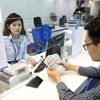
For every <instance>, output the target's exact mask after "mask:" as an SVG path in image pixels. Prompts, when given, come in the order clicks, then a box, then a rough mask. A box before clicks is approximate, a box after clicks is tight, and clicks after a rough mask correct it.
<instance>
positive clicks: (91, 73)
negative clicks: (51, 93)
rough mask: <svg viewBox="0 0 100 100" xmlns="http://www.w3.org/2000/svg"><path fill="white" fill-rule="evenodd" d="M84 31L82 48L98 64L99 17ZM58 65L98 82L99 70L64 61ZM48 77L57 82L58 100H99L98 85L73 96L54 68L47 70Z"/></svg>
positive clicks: (99, 91)
mask: <svg viewBox="0 0 100 100" xmlns="http://www.w3.org/2000/svg"><path fill="white" fill-rule="evenodd" d="M84 29H85V30H87V34H86V38H85V42H86V43H85V44H84V45H83V47H84V49H85V50H88V53H89V55H90V56H91V58H92V60H93V61H97V62H100V17H96V18H95V19H93V20H92V21H91V22H89V23H88V24H87V25H86V26H85V27H84ZM58 64H62V65H64V67H65V68H66V70H67V71H75V72H78V73H79V74H80V75H83V76H87V77H90V78H96V79H99V80H100V68H95V67H92V66H90V67H82V66H77V65H72V64H70V63H67V62H66V61H59V62H58ZM48 76H49V77H51V78H52V79H54V80H55V81H56V82H57V90H58V93H59V97H60V100H100V85H98V86H96V87H95V88H92V89H90V90H88V91H85V92H83V93H81V94H75V93H74V92H72V91H71V90H70V89H69V88H68V87H67V86H66V85H65V83H64V82H62V79H61V77H60V74H59V72H58V71H57V69H56V68H53V69H52V70H49V69H48Z"/></svg>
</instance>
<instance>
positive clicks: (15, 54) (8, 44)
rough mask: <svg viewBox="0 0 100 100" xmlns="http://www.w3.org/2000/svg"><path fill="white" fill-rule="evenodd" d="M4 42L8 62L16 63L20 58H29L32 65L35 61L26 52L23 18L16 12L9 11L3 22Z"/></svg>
mask: <svg viewBox="0 0 100 100" xmlns="http://www.w3.org/2000/svg"><path fill="white" fill-rule="evenodd" d="M3 37H4V44H5V50H6V55H7V61H8V63H9V64H12V63H17V62H18V60H20V59H25V60H27V61H28V60H29V61H30V62H31V64H32V65H35V64H36V61H35V60H34V59H33V58H32V57H30V56H29V55H28V54H27V39H26V31H25V29H24V24H23V19H22V17H21V16H20V15H18V14H16V13H11V14H10V15H9V16H8V17H7V18H6V21H5V23H4V30H3Z"/></svg>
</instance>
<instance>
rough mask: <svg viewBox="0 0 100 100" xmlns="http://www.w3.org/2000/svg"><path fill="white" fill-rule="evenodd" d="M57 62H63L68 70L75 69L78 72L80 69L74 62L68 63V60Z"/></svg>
mask: <svg viewBox="0 0 100 100" xmlns="http://www.w3.org/2000/svg"><path fill="white" fill-rule="evenodd" d="M57 64H62V65H63V66H64V67H65V68H66V70H67V71H75V72H78V70H79V66H77V65H72V64H70V63H68V62H66V61H64V60H60V61H58V62H57Z"/></svg>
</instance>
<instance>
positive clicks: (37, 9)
mask: <svg viewBox="0 0 100 100" xmlns="http://www.w3.org/2000/svg"><path fill="white" fill-rule="evenodd" d="M76 2H77V0H0V8H1V14H2V20H3V23H2V26H3V24H4V21H5V19H6V17H7V16H8V15H9V14H10V13H12V12H15V13H18V14H19V15H21V16H22V18H23V19H24V25H25V29H26V30H27V29H32V28H33V27H35V26H34V23H33V18H34V17H36V16H40V17H41V19H42V22H43V24H52V23H53V22H52V21H51V20H50V17H49V15H50V13H51V12H54V13H55V14H56V15H57V22H59V19H60V18H61V17H62V15H66V17H67V20H69V19H70V18H71V17H72V16H73V13H74V11H75V9H76V8H77V5H76ZM90 6H91V8H90V15H92V16H94V17H95V16H97V15H98V11H99V9H100V0H85V2H84V3H83V4H82V6H81V7H90ZM77 35H78V34H77ZM77 35H76V36H75V34H74V36H75V37H77ZM80 37H81V36H80ZM80 40H81V38H80ZM73 46H74V47H75V45H73ZM79 48H80V45H79Z"/></svg>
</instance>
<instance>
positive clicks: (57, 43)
mask: <svg viewBox="0 0 100 100" xmlns="http://www.w3.org/2000/svg"><path fill="white" fill-rule="evenodd" d="M64 38H65V33H63V32H62V33H59V34H56V35H55V36H52V37H51V38H50V40H49V41H48V43H47V49H46V57H47V56H48V55H51V54H54V53H57V54H58V55H59V56H60V57H62V50H63V49H62V48H63V46H64V40H65V39H64Z"/></svg>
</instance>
